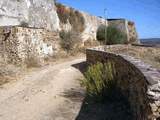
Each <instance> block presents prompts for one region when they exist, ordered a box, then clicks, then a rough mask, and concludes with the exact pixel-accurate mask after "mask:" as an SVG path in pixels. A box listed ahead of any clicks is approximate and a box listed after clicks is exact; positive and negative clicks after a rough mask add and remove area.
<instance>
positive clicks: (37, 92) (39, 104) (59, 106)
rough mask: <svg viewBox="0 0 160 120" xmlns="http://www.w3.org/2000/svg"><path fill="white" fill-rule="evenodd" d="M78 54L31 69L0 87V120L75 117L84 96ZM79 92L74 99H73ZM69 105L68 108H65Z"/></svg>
mask: <svg viewBox="0 0 160 120" xmlns="http://www.w3.org/2000/svg"><path fill="white" fill-rule="evenodd" d="M83 61H85V58H77V59H74V60H68V61H63V62H57V63H56V64H49V65H46V66H45V67H42V68H39V69H35V70H32V72H29V74H26V75H25V76H24V77H23V78H21V79H20V80H17V81H16V82H10V83H7V84H5V85H3V86H2V87H1V88H0V120H74V119H75V118H76V116H77V114H78V113H79V110H80V107H81V104H82V102H80V101H83V100H81V99H83V98H84V90H83V89H82V88H81V87H80V84H79V79H81V78H83V74H82V73H81V72H80V71H79V70H78V69H77V68H75V67H74V66H72V65H74V64H78V63H81V62H83ZM74 95H76V99H75V100H71V98H72V96H74ZM66 109H67V110H66Z"/></svg>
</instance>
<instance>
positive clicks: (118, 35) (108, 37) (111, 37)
mask: <svg viewBox="0 0 160 120" xmlns="http://www.w3.org/2000/svg"><path fill="white" fill-rule="evenodd" d="M97 40H99V41H101V42H102V43H104V44H108V45H111V44H124V43H127V35H126V34H125V33H123V32H122V31H120V30H119V29H117V28H116V27H114V26H108V27H106V26H105V25H101V26H100V27H99V28H98V30H97Z"/></svg>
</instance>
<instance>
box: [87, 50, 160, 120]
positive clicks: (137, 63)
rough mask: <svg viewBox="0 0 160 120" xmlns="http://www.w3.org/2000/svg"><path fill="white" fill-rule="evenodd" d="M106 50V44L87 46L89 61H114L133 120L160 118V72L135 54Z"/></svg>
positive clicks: (155, 119)
mask: <svg viewBox="0 0 160 120" xmlns="http://www.w3.org/2000/svg"><path fill="white" fill-rule="evenodd" d="M105 49H107V47H105V48H104V47H97V48H93V49H87V52H86V53H87V62H89V63H92V64H93V63H97V62H108V61H111V62H113V63H114V64H115V70H116V71H117V73H116V77H117V80H116V81H117V84H118V87H119V88H120V89H121V92H122V93H123V95H124V96H126V97H127V99H128V101H129V103H130V106H131V109H132V112H133V115H134V120H159V119H160V71H158V70H157V69H155V68H153V67H152V66H151V65H148V64H146V63H144V62H142V61H141V60H138V59H135V58H134V57H131V56H126V55H122V54H115V53H109V52H106V50H105Z"/></svg>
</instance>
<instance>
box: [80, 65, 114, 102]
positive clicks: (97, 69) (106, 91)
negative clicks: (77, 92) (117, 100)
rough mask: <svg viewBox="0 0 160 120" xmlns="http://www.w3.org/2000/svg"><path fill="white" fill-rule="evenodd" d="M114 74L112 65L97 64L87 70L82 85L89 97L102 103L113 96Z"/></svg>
mask: <svg viewBox="0 0 160 120" xmlns="http://www.w3.org/2000/svg"><path fill="white" fill-rule="evenodd" d="M115 74H116V71H115V69H114V64H113V63H111V62H108V63H105V64H102V63H97V64H95V65H92V66H90V67H89V68H88V70H87V72H86V73H85V79H83V80H82V85H83V86H84V87H85V88H86V90H87V94H88V95H89V96H90V97H93V98H95V99H96V100H98V101H99V100H100V101H103V100H104V99H105V98H107V97H111V96H112V95H113V94H112V93H113V92H114V90H115V88H116V80H115ZM111 94H112V95H111Z"/></svg>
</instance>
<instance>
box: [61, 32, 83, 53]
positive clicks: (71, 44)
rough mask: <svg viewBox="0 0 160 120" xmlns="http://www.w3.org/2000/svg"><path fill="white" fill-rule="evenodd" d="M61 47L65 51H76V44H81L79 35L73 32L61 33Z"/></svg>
mask: <svg viewBox="0 0 160 120" xmlns="http://www.w3.org/2000/svg"><path fill="white" fill-rule="evenodd" d="M60 38H61V41H60V45H61V47H62V49H63V50H65V51H67V52H70V51H72V50H73V49H75V46H76V44H79V43H80V37H79V34H77V33H75V32H73V31H61V32H60Z"/></svg>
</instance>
